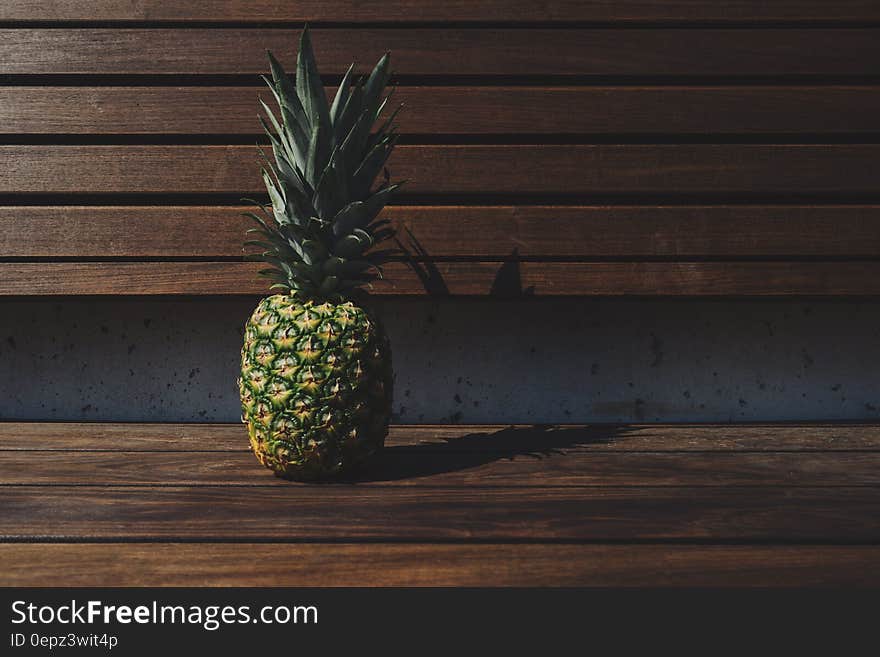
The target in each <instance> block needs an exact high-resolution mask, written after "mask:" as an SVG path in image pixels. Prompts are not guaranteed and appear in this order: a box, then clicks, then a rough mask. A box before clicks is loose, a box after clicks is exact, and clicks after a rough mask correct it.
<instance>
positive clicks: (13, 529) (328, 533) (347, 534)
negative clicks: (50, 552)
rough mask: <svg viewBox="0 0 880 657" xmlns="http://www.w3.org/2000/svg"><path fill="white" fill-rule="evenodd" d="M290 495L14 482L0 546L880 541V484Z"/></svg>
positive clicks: (330, 490)
mask: <svg viewBox="0 0 880 657" xmlns="http://www.w3.org/2000/svg"><path fill="white" fill-rule="evenodd" d="M291 492H292V491H291V489H290V488H289V487H266V488H247V489H242V488H234V487H233V488H230V487H173V486H172V487H155V488H152V487H151V488H139V487H117V488H112V489H108V488H107V487H103V486H100V487H88V486H85V487H68V486H39V487H31V486H22V487H19V486H9V487H6V488H4V490H3V513H2V514H0V540H36V539H47V540H69V539H101V540H119V539H121V538H123V537H124V538H128V539H139V540H145V539H150V540H168V541H173V540H184V539H186V540H196V539H197V540H223V539H231V540H238V541H248V540H273V539H274V540H340V539H345V540H348V541H357V540H399V539H407V540H415V541H418V540H424V541H432V540H467V539H479V540H496V541H505V540H523V539H530V540H535V541H542V540H545V541H546V540H572V541H584V540H609V541H615V540H619V541H628V540H682V539H689V540H700V539H704V540H705V539H713V540H742V541H771V540H786V541H797V540H801V541H806V540H823V539H828V537H834V539H835V541H837V542H842V541H850V542H856V541H857V542H872V541H873V542H876V541H878V540H880V514H878V511H880V488H866V487H861V488H846V487H841V488H818V489H813V488H791V489H786V488H761V487H754V488H714V487H713V488H706V487H700V488H689V487H682V488H662V487H661V488H528V489H522V488H479V489H470V490H469V489H463V488H447V487H434V488H414V487H378V486H377V487H367V486H357V485H348V486H345V485H335V486H319V487H314V486H311V487H297V488H296V495H295V496H293V495H292V494H291ZM233 520H234V521H233Z"/></svg>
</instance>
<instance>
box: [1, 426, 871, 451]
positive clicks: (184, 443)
mask: <svg viewBox="0 0 880 657" xmlns="http://www.w3.org/2000/svg"><path fill="white" fill-rule="evenodd" d="M558 432H562V434H563V435H562V436H558V435H557V434H558ZM566 434H573V435H575V436H578V438H577V441H576V443H577V444H576V447H572V448H571V449H577V450H580V451H589V452H719V451H720V452H727V451H733V452H736V451H749V452H765V451H767V452H783V451H790V452H811V451H822V452H832V451H833V452H847V451H857V452H871V451H880V425H877V424H873V423H866V424H858V423H837V424H834V423H821V422H814V423H806V424H805V423H775V424H673V425H669V424H627V425H614V424H594V425H574V424H572V425H557V426H550V427H534V426H531V425H491V424H489V425H484V424H465V425H451V424H434V425H392V426H391V428H390V432H389V436H388V445H389V446H392V447H419V448H422V449H424V448H428V447H432V448H433V449H435V450H442V451H444V452H446V451H449V452H452V451H454V452H465V453H469V452H489V453H496V454H498V453H508V452H509V451H510V450H516V451H517V452H519V453H530V452H532V451H537V452H540V451H542V450H543V449H546V448H547V447H549V446H552V445H554V444H556V442H557V441H558V440H563V439H564V440H568V439H569V437H567V436H566ZM0 450H28V451H38V450H60V451H76V450H107V451H124V452H128V453H131V452H138V451H146V452H151V451H154V452H196V451H199V452H205V453H212V452H214V453H218V452H248V451H249V447H248V442H247V432H246V430H245V428H244V425H241V424H160V423H156V424H149V423H140V422H137V423H114V422H0ZM206 458H211V457H206Z"/></svg>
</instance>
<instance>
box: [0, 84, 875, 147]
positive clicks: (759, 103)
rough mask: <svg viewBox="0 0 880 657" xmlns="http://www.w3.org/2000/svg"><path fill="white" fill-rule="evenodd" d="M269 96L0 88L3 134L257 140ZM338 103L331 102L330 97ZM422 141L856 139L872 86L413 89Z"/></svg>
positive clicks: (866, 119) (410, 127)
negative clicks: (262, 105)
mask: <svg viewBox="0 0 880 657" xmlns="http://www.w3.org/2000/svg"><path fill="white" fill-rule="evenodd" d="M266 93H267V92H265V91H264V90H263V89H262V88H260V87H257V88H251V87H71V86H51V87H40V86H4V87H0V134H3V133H5V134H20V133H25V134H35V135H36V134H40V135H43V134H77V135H85V134H100V135H117V134H125V135H128V134H156V135H158V134H162V135H175V134H180V135H194V134H207V135H224V134H235V135H241V134H254V135H257V134H261V128H260V126H259V123H258V122H257V118H256V115H257V108H258V107H259V104H258V98H259V97H260V96H265V95H266ZM331 93H333V91H332V90H331ZM394 101H395V103H396V102H401V103H403V104H404V106H405V109H404V111H403V112H401V113H400V114H399V115H398V124H399V127H400V131H401V132H402V133H404V134H416V135H423V134H424V135H512V134H528V135H539V134H541V135H543V134H567V135H603V136H604V135H609V134H618V135H642V134H664V135H675V134H680V135H706V134H725V133H727V134H748V135H762V134H801V133H810V134H856V133H862V132H869V133H875V132H878V131H880V87H877V86H831V85H829V86H821V87H817V86H778V87H773V86H716V87H688V86H655V87H627V86H614V87H522V86H518V87H463V86H452V87H445V86H444V87H409V86H399V87H397V88H396V90H395V93H394Z"/></svg>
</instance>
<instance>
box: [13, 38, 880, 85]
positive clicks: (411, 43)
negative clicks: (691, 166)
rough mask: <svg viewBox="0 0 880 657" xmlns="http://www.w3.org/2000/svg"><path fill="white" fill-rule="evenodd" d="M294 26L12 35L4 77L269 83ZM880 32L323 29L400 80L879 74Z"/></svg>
mask: <svg viewBox="0 0 880 657" xmlns="http://www.w3.org/2000/svg"><path fill="white" fill-rule="evenodd" d="M298 34H299V30H292V29H265V28H255V29H226V30H217V29H206V28H199V29H117V28H98V29H89V28H74V29H51V28H50V29H40V28H33V29H28V28H22V29H4V30H0V74H31V75H42V74H47V73H56V74H58V73H61V74H101V75H103V74H257V73H262V72H264V71H266V70H267V69H268V66H267V62H266V49H267V48H268V49H270V50H272V51H273V52H275V53H276V55H278V57H279V58H280V59H281V61H282V62H292V61H293V60H294V51H295V48H296V47H297V46H296V44H297V38H296V37H297V35H298ZM878 34H880V31H878V30H875V29H870V28H869V29H807V30H805V29H755V30H743V29H699V30H694V29H654V30H625V29H624V30H620V29H529V30H521V29H503V28H502V29H499V28H492V29H482V30H481V29H466V30H462V29H437V28H411V29H406V30H400V29H382V28H373V27H369V28H363V29H315V30H314V31H313V41H314V44H315V51H316V56H317V59H318V61H319V62H320V63H321V67H322V68H321V70H322V71H323V72H325V73H327V74H330V73H339V74H341V73H343V72H344V71H345V69H346V68H347V67H348V65H349V64H350V63H351V62H352V61H358V62H373V61H376V60H377V59H378V58H379V57H380V56H381V55H382V54H383V52H384V51H385V50H390V51H392V52H393V57H394V60H393V61H394V64H393V66H394V71H395V72H396V73H397V74H398V75H407V76H411V75H546V74H551V75H557V76H561V75H577V76H640V77H650V76H658V75H659V76H670V75H671V76H682V77H693V76H780V75H823V76H859V75H876V72H877V71H876V62H877V60H878V58H880V38H878Z"/></svg>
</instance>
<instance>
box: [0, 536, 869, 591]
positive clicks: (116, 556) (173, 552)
mask: <svg viewBox="0 0 880 657" xmlns="http://www.w3.org/2000/svg"><path fill="white" fill-rule="evenodd" d="M0 561H2V562H3V563H4V564H6V565H7V567H6V568H3V569H2V570H0V586H12V587H25V586H48V587H53V588H54V587H57V586H58V582H59V581H63V582H64V583H65V584H66V585H67V586H242V585H248V586H296V587H301V586H600V587H606V586H607V587H621V586H637V587H642V586H662V587H694V586H710V587H716V586H723V587H745V586H748V587H752V586H760V587H788V586H797V587H804V586H811V587H812V586H847V587H876V586H878V585H880V568H878V563H880V547H877V546H827V545H821V546H752V545H717V546H706V545H613V544H612V545H564V544H563V545H558V544H557V545H553V544H543V545H541V544H516V545H511V544H491V545H449V544H424V543H414V544H389V543H370V544H368V545H358V544H351V545H346V544H338V543H317V544H314V543H313V544H308V545H296V544H283V545H282V544H277V543H276V544H271V543H270V544H265V543H244V544H229V543H219V544H218V543H200V544H198V545H192V544H185V543H184V544H180V543H175V544H149V545H143V544H124V543H111V544H47V543H39V544H33V543H18V544H5V545H0ZM269 562H271V564H272V567H271V568H266V567H265V566H264V564H265V563H269ZM367 562H369V563H370V566H371V567H370V568H365V567H364V565H363V564H364V563H367Z"/></svg>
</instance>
